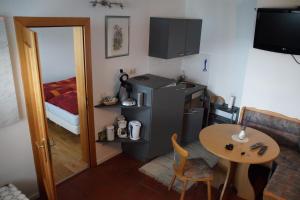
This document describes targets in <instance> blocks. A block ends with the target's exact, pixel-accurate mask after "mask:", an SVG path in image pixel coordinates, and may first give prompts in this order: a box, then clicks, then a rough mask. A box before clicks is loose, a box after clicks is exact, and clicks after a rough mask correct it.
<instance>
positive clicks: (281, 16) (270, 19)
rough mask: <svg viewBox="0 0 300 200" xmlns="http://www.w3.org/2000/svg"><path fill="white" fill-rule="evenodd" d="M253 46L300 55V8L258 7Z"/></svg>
mask: <svg viewBox="0 0 300 200" xmlns="http://www.w3.org/2000/svg"><path fill="white" fill-rule="evenodd" d="M253 47H254V48H257V49H263V50H268V51H274V52H279V53H286V54H294V55H300V9H269V8H259V9H257V18H256V28H255V37H254V45H253Z"/></svg>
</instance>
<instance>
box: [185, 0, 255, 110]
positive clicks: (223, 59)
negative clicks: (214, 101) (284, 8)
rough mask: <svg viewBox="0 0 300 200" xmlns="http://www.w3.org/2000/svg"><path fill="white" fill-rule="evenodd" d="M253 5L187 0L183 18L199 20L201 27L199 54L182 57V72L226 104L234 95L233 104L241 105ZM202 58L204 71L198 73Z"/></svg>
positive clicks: (236, 1) (239, 0) (238, 1)
mask: <svg viewBox="0 0 300 200" xmlns="http://www.w3.org/2000/svg"><path fill="white" fill-rule="evenodd" d="M255 2H256V1H254V0H251V1H242V0H187V5H186V15H187V17H190V18H201V19H202V20H203V24H202V35H201V45H200V55H198V56H189V57H186V58H184V61H183V63H184V64H183V70H184V71H185V73H186V75H187V76H188V77H190V79H191V80H193V81H196V82H199V83H202V84H206V85H208V88H209V90H211V91H212V92H213V93H215V94H216V95H219V96H223V97H224V98H225V100H227V101H228V100H229V97H230V96H231V95H234V96H236V104H237V105H240V102H241V96H242V89H243V81H244V74H245V68H246V67H245V66H246V61H247V55H248V49H249V46H250V43H249V41H250V40H249V37H250V36H251V33H252V32H251V30H252V29H251V27H253V26H254V23H253V22H252V21H251V20H252V19H254V16H255V11H254V8H255V5H256V3H255ZM249 30H250V31H249ZM205 59H208V72H203V71H202V69H203V66H204V60H205Z"/></svg>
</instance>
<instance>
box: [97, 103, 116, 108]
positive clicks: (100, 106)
mask: <svg viewBox="0 0 300 200" xmlns="http://www.w3.org/2000/svg"><path fill="white" fill-rule="evenodd" d="M120 106H121V104H120V103H117V104H114V105H104V104H98V105H95V106H94V107H95V108H119V107H120Z"/></svg>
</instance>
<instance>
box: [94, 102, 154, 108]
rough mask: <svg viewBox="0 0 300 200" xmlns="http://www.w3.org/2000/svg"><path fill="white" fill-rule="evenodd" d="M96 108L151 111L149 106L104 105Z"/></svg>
mask: <svg viewBox="0 0 300 200" xmlns="http://www.w3.org/2000/svg"><path fill="white" fill-rule="evenodd" d="M94 107H95V108H123V109H149V108H150V107H149V106H122V105H121V104H120V103H117V104H114V105H109V106H107V105H104V104H98V105H96V106H94Z"/></svg>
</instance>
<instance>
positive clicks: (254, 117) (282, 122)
mask: <svg viewBox="0 0 300 200" xmlns="http://www.w3.org/2000/svg"><path fill="white" fill-rule="evenodd" d="M239 121H240V124H242V125H244V126H249V127H252V128H255V129H257V130H260V131H262V132H264V133H266V134H268V135H269V136H271V137H272V138H274V139H275V140H276V141H277V142H278V143H279V144H280V145H283V146H286V147H289V148H292V149H295V150H298V148H299V147H298V145H299V144H300V120H299V119H295V118H291V117H287V116H285V115H282V114H279V113H275V112H271V111H266V110H259V109H256V108H249V107H243V108H242V112H241V116H240V120H239Z"/></svg>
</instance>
